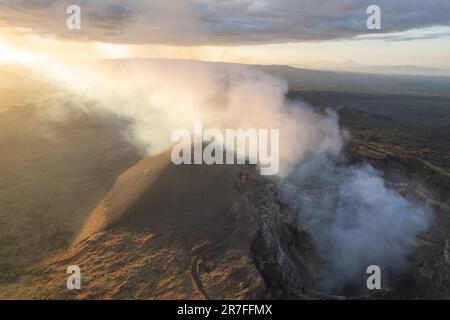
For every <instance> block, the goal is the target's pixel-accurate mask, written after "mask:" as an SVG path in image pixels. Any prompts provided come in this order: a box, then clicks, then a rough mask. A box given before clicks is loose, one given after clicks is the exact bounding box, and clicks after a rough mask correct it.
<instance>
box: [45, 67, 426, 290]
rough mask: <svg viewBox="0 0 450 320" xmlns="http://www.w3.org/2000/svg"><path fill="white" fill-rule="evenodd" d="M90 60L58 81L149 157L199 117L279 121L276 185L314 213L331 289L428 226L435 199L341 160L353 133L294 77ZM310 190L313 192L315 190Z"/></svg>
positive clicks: (400, 266)
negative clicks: (291, 82) (303, 98)
mask: <svg viewBox="0 0 450 320" xmlns="http://www.w3.org/2000/svg"><path fill="white" fill-rule="evenodd" d="M89 68H90V69H91V68H98V70H97V71H96V73H95V75H96V77H92V76H89V77H88V76H86V78H83V76H84V74H87V72H86V73H84V72H83V68H80V65H79V66H78V67H73V69H72V68H71V67H70V65H66V66H65V70H66V72H65V73H64V74H63V75H65V74H67V75H70V77H68V78H64V77H61V74H58V75H59V77H58V81H62V83H66V85H67V88H68V89H69V90H72V92H74V96H73V99H81V100H84V101H93V102H94V103H93V104H91V108H92V109H83V112H85V113H90V112H94V113H106V114H112V115H114V116H116V117H119V118H122V119H126V120H127V121H126V123H127V128H126V129H125V130H124V132H123V133H124V134H125V136H126V137H128V139H130V141H131V142H132V143H134V144H135V145H137V146H139V147H141V148H142V149H143V151H144V152H145V154H146V155H147V156H151V155H154V154H158V153H159V152H161V151H163V150H165V149H167V148H168V147H170V134H171V132H172V131H173V130H174V129H176V128H191V127H192V123H193V122H194V121H197V120H201V121H203V122H204V123H214V125H217V124H220V126H221V129H224V128H235V129H238V128H244V129H246V128H278V129H280V132H281V137H280V165H281V172H280V174H279V177H278V179H282V181H288V182H289V184H285V183H283V182H282V183H280V184H279V185H280V193H281V195H282V198H283V199H284V200H285V201H286V202H287V203H288V204H289V205H290V206H291V207H292V208H293V209H294V210H295V214H298V215H299V216H300V217H299V219H303V220H304V219H306V221H307V223H306V228H307V229H308V231H309V232H311V235H312V238H313V240H314V243H315V245H316V246H317V249H318V251H319V255H320V257H321V258H322V259H323V271H322V275H321V276H322V280H321V288H322V290H323V291H324V292H329V293H342V290H344V289H345V288H346V286H350V287H352V285H356V286H357V287H363V286H364V285H365V282H364V277H365V276H366V269H367V267H368V266H370V265H379V266H381V267H382V268H387V269H389V270H392V271H394V272H401V271H402V270H404V269H405V268H406V267H407V257H408V255H409V254H410V253H411V252H412V250H413V246H414V238H415V236H417V235H418V234H419V233H421V232H423V231H425V230H426V229H427V228H428V227H429V225H430V222H431V218H432V213H431V212H432V210H431V208H429V207H428V206H424V205H420V204H414V203H412V202H411V201H410V200H407V199H405V198H404V197H403V196H401V195H400V194H399V193H398V192H397V191H395V190H391V189H388V188H387V187H386V186H385V185H384V182H383V179H382V173H380V172H379V171H377V170H376V169H374V168H373V167H372V166H371V165H370V164H367V163H365V164H361V165H345V164H343V159H344V158H345V156H344V155H343V147H344V145H345V143H346V141H348V139H349V138H350V137H349V136H348V134H347V133H346V132H344V131H342V130H341V128H340V126H339V123H338V117H337V115H336V114H334V113H333V112H331V111H330V110H328V111H327V110H326V111H325V112H320V111H315V110H313V109H312V107H311V106H309V105H307V104H306V103H303V102H300V101H296V102H293V101H288V100H287V99H286V94H287V90H288V86H287V83H285V82H284V81H282V80H279V79H277V78H274V77H272V76H271V75H269V74H267V73H264V72H262V71H260V70H257V69H255V68H253V67H244V66H236V65H227V64H220V65H217V64H203V63H198V62H183V61H180V62H168V61H154V62H145V63H143V62H134V63H132V62H122V63H120V64H119V66H116V67H115V69H114V71H113V72H111V71H110V70H111V68H110V67H109V68H106V66H105V65H102V64H101V63H99V64H98V65H96V64H94V63H93V64H92V65H91V66H90V67H89ZM50 69H52V68H50ZM56 69H57V70H61V67H58V68H56ZM72 70H75V71H72ZM74 75H76V76H74ZM129 75H132V76H131V77H130V76H129ZM51 76H54V75H51ZM74 105H85V104H84V103H74ZM44 110H46V112H50V113H52V112H56V113H57V114H58V116H57V117H50V119H52V118H53V119H61V115H63V114H64V112H66V111H65V110H64V109H62V107H61V105H56V106H47V107H46V108H44ZM243 110H245V111H244V112H243ZM44 112H45V111H44ZM67 112H69V110H67ZM46 118H49V117H48V114H47V116H46ZM64 118H65V117H64V116H63V117H62V119H64ZM219 120H220V121H219ZM217 183H220V182H219V181H218V182H217ZM299 190H306V191H303V192H304V193H303V194H306V197H302V196H298V195H297V196H296V195H295V194H296V192H297V193H298V192H300V194H302V192H301V191H299ZM308 192H312V193H313V195H312V196H309V198H308Z"/></svg>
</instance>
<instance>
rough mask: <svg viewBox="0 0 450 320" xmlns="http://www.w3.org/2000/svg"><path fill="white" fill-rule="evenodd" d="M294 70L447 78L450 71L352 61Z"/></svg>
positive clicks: (320, 64) (298, 66)
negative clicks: (309, 69) (305, 69)
mask: <svg viewBox="0 0 450 320" xmlns="http://www.w3.org/2000/svg"><path fill="white" fill-rule="evenodd" d="M293 67H295V68H307V69H308V68H312V69H319V70H328V71H344V72H361V73H376V74H386V75H413V76H449V77H450V70H445V69H436V68H430V67H423V66H417V65H409V64H406V65H365V64H360V63H358V62H356V61H354V60H346V61H344V62H340V63H330V62H315V63H312V64H311V65H309V66H304V65H294V66H293Z"/></svg>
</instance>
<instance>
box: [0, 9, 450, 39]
mask: <svg viewBox="0 0 450 320" xmlns="http://www.w3.org/2000/svg"><path fill="white" fill-rule="evenodd" d="M374 2H376V4H378V5H379V6H380V7H381V9H382V27H383V30H382V33H390V32H398V31H405V30H409V29H420V28H425V27H431V26H439V25H440V26H450V2H448V0H429V1H422V0H396V1H388V0H378V1H374V0H346V1H335V0H333V1H331V0H322V1H317V0H166V1H156V0H129V1H121V2H118V1H113V0H98V1H97V0H96V1H89V0H69V1H67V0H63V1H55V0H34V1H25V0H9V1H7V0H3V1H1V0H0V19H1V21H3V23H4V24H7V25H9V26H14V27H24V28H31V29H32V30H33V32H35V33H38V34H41V35H53V36H56V37H59V38H63V39H77V40H80V39H82V40H96V41H103V42H118V43H153V44H171V45H200V44H202V45H211V44H216V45H217V44H219V45H220V44H224V45H238V44H254V43H268V42H274V43H275V42H277V43H280V42H290V41H311V40H328V39H341V38H353V37H355V36H358V35H364V34H367V33H368V32H371V31H369V30H367V29H366V19H367V14H366V9H367V7H368V6H369V5H370V4H373V3H374ZM70 4H77V5H79V6H80V7H81V8H82V14H83V28H82V30H81V31H76V32H73V31H72V32H70V31H68V30H67V29H66V28H65V20H66V17H67V15H66V13H65V9H66V7H67V6H68V5H70Z"/></svg>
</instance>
